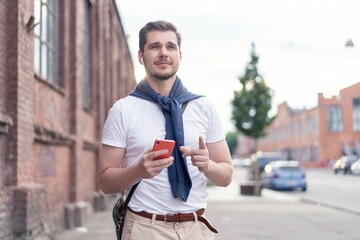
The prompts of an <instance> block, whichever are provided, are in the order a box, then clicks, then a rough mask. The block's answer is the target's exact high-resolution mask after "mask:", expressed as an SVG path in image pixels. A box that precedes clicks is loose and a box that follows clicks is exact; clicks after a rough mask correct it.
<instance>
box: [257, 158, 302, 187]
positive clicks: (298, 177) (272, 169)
mask: <svg viewBox="0 0 360 240" xmlns="http://www.w3.org/2000/svg"><path fill="white" fill-rule="evenodd" d="M260 179H261V186H262V187H265V188H271V189H275V190H295V189H301V190H302V191H306V189H307V180H306V176H305V169H304V168H302V167H301V166H300V163H299V161H293V160H291V161H286V160H281V161H272V162H270V163H268V164H266V166H265V168H264V172H263V173H261V175H260Z"/></svg>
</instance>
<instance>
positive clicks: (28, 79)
mask: <svg viewBox="0 0 360 240" xmlns="http://www.w3.org/2000/svg"><path fill="white" fill-rule="evenodd" d="M135 85H136V80H135V76H134V69H133V63H132V59H131V56H130V52H129V48H128V45H127V41H126V35H125V33H124V29H123V27H122V23H121V19H120V16H119V12H118V10H117V8H116V5H115V0H62V1H57V0H47V1H44V0H30V1H21V0H11V1H0V216H1V217H0V239H35V238H37V237H47V238H44V239H51V236H52V235H53V234H54V233H55V232H56V231H59V230H62V229H64V228H71V227H74V226H79V225H81V224H82V221H83V219H82V216H83V214H84V211H86V212H88V210H89V209H90V210H98V209H99V206H98V205H96V204H94V203H97V202H99V201H98V200H99V199H101V197H102V194H101V193H100V191H99V188H98V185H97V179H96V171H97V159H98V149H99V145H100V139H101V134H102V133H101V131H102V125H103V123H104V121H105V118H106V116H107V112H108V110H109V108H110V107H111V105H112V104H113V103H114V102H115V101H116V100H117V99H119V98H121V97H124V96H125V95H126V94H127V93H128V92H129V91H130V90H132V89H133V88H134V86H135ZM100 208H101V207H100ZM42 239H43V238H42Z"/></svg>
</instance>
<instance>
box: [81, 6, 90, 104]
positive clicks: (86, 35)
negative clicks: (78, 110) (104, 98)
mask: <svg viewBox="0 0 360 240" xmlns="http://www.w3.org/2000/svg"><path fill="white" fill-rule="evenodd" d="M83 3H84V27H83V41H84V42H83V56H82V57H83V61H82V63H83V104H84V107H85V108H87V109H90V107H91V83H90V4H89V0H83Z"/></svg>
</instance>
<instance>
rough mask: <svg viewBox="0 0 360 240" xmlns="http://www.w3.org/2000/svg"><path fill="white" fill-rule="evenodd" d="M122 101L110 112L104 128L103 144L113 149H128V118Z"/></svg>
mask: <svg viewBox="0 0 360 240" xmlns="http://www.w3.org/2000/svg"><path fill="white" fill-rule="evenodd" d="M124 112H125V111H124V109H123V106H122V104H121V101H117V102H116V103H115V104H114V105H113V106H112V107H111V109H110V110H109V112H108V117H107V119H106V121H105V124H104V128H103V138H102V143H103V144H106V145H109V146H113V147H121V148H125V147H126V128H125V126H126V118H125V116H126V115H125V114H124Z"/></svg>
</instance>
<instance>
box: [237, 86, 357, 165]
mask: <svg viewBox="0 0 360 240" xmlns="http://www.w3.org/2000/svg"><path fill="white" fill-rule="evenodd" d="M355 102H356V103H355ZM359 107H360V82H359V83H356V84H354V85H352V86H349V87H347V88H345V89H342V90H340V92H339V95H337V96H333V97H331V98H325V97H324V96H323V94H321V93H319V94H318V105H317V106H316V107H314V108H312V109H302V110H294V109H291V108H290V107H289V106H288V105H287V104H286V102H284V103H282V104H280V105H279V106H278V112H277V118H276V119H275V121H274V122H273V124H272V125H271V126H270V127H269V128H268V130H267V132H268V134H267V136H266V137H264V138H261V139H259V142H258V150H260V151H282V152H284V153H286V154H287V156H288V158H291V159H295V160H299V161H302V162H303V163H304V164H308V165H315V166H325V165H326V164H327V163H328V161H329V160H333V159H337V158H339V157H340V156H342V155H346V154H348V155H349V154H351V155H358V156H359V157H360V127H359V124H360V109H359ZM331 108H336V109H338V110H339V117H340V118H339V119H338V121H336V120H335V119H333V120H331V119H330V118H332V117H330V116H329V114H330V113H329V110H330V109H331ZM332 121H333V123H334V122H335V123H336V124H335V125H334V126H335V127H337V128H338V129H335V130H334V129H331V126H330V125H331V124H332V123H331V122H332ZM356 122H357V123H356ZM241 139H242V141H243V146H241V144H240V146H239V149H241V151H240V150H238V153H248V152H250V151H249V150H250V149H251V147H252V146H253V145H252V144H251V145H249V144H248V147H247V148H246V145H245V144H244V143H246V142H247V143H249V140H248V141H245V140H244V138H243V137H242V138H241ZM250 142H251V141H250Z"/></svg>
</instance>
